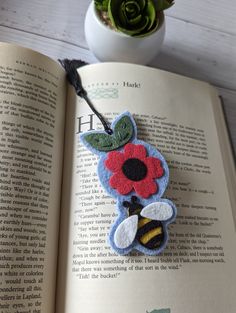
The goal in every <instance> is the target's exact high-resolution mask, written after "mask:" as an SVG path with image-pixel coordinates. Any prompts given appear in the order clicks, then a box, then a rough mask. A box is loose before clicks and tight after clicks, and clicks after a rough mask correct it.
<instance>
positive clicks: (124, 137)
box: [114, 115, 134, 147]
mask: <svg viewBox="0 0 236 313" xmlns="http://www.w3.org/2000/svg"><path fill="white" fill-rule="evenodd" d="M133 133H134V127H133V124H132V121H131V119H130V118H129V116H127V115H124V116H122V118H121V119H120V120H119V121H117V123H116V125H115V127H114V136H115V138H116V141H117V143H118V144H119V146H120V147H121V146H123V145H125V144H126V143H127V142H129V140H130V139H131V138H132V136H133Z"/></svg>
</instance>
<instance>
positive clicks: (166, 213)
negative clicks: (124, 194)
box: [114, 196, 174, 250]
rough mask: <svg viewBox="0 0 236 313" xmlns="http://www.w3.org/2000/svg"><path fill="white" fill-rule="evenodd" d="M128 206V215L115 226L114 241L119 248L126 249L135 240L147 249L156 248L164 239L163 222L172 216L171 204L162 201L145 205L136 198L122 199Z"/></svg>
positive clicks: (125, 205)
mask: <svg viewBox="0 0 236 313" xmlns="http://www.w3.org/2000/svg"><path fill="white" fill-rule="evenodd" d="M123 206H124V207H126V208H128V217H127V218H126V219H124V220H123V221H122V222H121V223H120V224H119V226H118V227H117V228H116V231H115V233H114V243H115V245H116V246H117V248H119V249H126V248H128V247H129V246H130V245H132V243H133V242H134V241H135V240H137V241H138V242H139V243H140V244H141V245H142V246H144V247H145V248H147V249H150V250H153V249H158V248H160V247H161V245H162V244H163V243H164V242H165V241H166V238H165V236H166V234H165V231H164V227H163V222H164V221H168V220H170V219H171V218H172V217H173V214H174V212H173V208H172V206H171V205H170V204H169V203H167V202H163V201H157V202H152V203H150V204H148V205H147V206H143V205H142V204H140V203H138V198H137V197H135V196H132V197H131V202H128V201H124V202H123Z"/></svg>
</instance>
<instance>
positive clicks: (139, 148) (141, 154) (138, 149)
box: [133, 145, 147, 160]
mask: <svg viewBox="0 0 236 313" xmlns="http://www.w3.org/2000/svg"><path fill="white" fill-rule="evenodd" d="M146 155H147V153H146V149H145V147H144V146H143V145H135V147H134V152H133V157H134V158H137V159H141V160H142V159H144V158H146Z"/></svg>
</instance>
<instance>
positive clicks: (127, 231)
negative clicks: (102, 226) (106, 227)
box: [114, 215, 138, 249]
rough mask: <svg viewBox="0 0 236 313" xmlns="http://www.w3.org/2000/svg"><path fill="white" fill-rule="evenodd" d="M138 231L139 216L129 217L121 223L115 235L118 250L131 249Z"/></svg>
mask: <svg viewBox="0 0 236 313" xmlns="http://www.w3.org/2000/svg"><path fill="white" fill-rule="evenodd" d="M137 229H138V215H132V216H129V217H128V218H126V219H125V220H124V221H123V222H121V223H120V225H119V226H118V227H117V229H116V231H115V234H114V243H115V245H116V246H117V248H120V249H125V248H127V247H129V246H130V245H131V244H132V243H133V241H134V239H135V235H136V232H137Z"/></svg>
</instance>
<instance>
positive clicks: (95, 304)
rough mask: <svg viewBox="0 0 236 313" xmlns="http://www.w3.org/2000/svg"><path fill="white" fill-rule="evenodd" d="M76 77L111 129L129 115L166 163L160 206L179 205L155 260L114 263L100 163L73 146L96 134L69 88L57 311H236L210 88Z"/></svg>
mask: <svg viewBox="0 0 236 313" xmlns="http://www.w3.org/2000/svg"><path fill="white" fill-rule="evenodd" d="M80 73H81V76H82V82H83V84H84V87H85V89H86V90H87V91H88V95H89V96H90V99H91V100H92V102H93V103H94V106H95V107H96V109H97V110H98V111H99V112H101V113H102V114H104V115H105V116H106V117H107V118H108V119H109V120H110V121H111V120H112V119H113V118H115V117H116V116H117V115H119V114H121V113H122V112H124V111H127V110H128V111H130V112H131V113H132V114H133V116H134V118H135V120H136V122H137V126H138V138H139V139H143V140H145V141H147V142H149V143H150V144H152V145H153V146H155V147H156V148H157V149H158V150H159V151H160V152H161V153H162V154H163V155H164V156H165V158H166V160H167V162H168V164H169V169H170V184H169V187H168V189H167V190H166V193H165V194H164V196H163V198H165V197H166V198H169V199H171V200H172V201H174V202H175V203H176V206H177V210H178V214H177V219H176V222H175V223H173V224H171V225H170V226H169V233H170V239H169V243H168V245H167V248H166V249H165V250H164V252H163V253H161V254H160V255H159V256H144V255H141V254H139V253H136V252H132V253H131V254H129V255H127V256H119V255H117V254H116V253H115V252H114V251H113V250H112V249H111V248H110V247H109V244H108V234H109V231H110V227H111V225H112V223H113V222H114V220H115V218H116V214H117V213H116V200H115V199H112V198H111V197H110V196H108V195H107V194H106V192H105V191H104V190H103V188H102V187H101V186H100V183H99V182H98V177H97V173H96V171H97V163H98V157H97V156H96V155H93V154H92V153H91V152H90V151H88V150H86V149H85V148H84V147H83V146H82V145H81V143H80V139H79V134H80V133H81V132H85V131H88V130H92V129H102V127H101V124H100V123H99V122H98V120H97V118H96V116H95V115H94V114H93V113H92V112H91V111H90V110H89V108H88V106H87V104H86V103H85V102H84V101H83V100H82V99H79V98H77V100H76V99H75V94H74V91H73V89H72V88H71V90H70V92H69V98H68V100H67V103H68V114H67V128H66V135H67V137H66V144H67V146H66V151H70V152H71V153H68V154H67V156H66V158H65V167H66V168H65V176H64V179H63V186H64V187H63V196H64V198H63V205H62V210H63V212H62V221H63V223H62V232H61V237H60V243H61V247H60V261H59V262H60V271H59V274H60V275H59V291H58V295H57V304H58V307H57V312H59V313H75V312H76V313H77V312H83V313H110V312H113V313H120V312H125V313H131V312H135V313H145V312H162V311H158V310H161V309H166V310H167V311H165V312H168V313H170V312H171V313H190V312H191V313H199V312H204V313H213V312H214V313H222V312H227V313H234V312H235V307H236V298H235V289H236V274H235V264H236V249H235V247H236V236H235V225H234V220H233V214H232V205H231V200H232V199H230V195H229V193H228V189H227V182H228V180H227V177H226V175H225V171H224V166H225V165H227V164H225V165H223V159H222V152H223V151H221V149H220V142H219V137H218V132H220V130H218V129H217V127H219V125H218V124H217V123H215V120H214V112H215V110H213V107H214V106H215V105H216V106H218V105H219V103H218V100H216V97H214V100H216V101H215V103H213V101H212V99H213V97H212V93H213V91H212V89H211V87H210V86H208V84H206V83H202V82H198V81H195V80H192V79H188V78H184V77H181V76H178V75H174V74H170V73H166V72H163V71H158V70H155V69H151V68H145V67H142V66H135V65H128V64H126V65H125V64H96V65H91V66H88V67H84V68H81V69H80ZM234 174H235V173H234ZM232 175H233V174H232ZM65 256H68V257H65ZM154 310H157V311H154ZM163 312H164V311H163Z"/></svg>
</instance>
